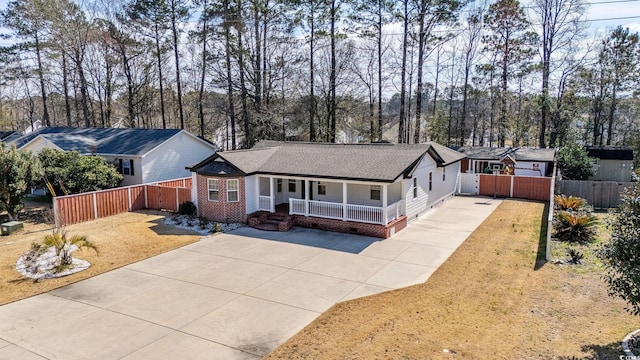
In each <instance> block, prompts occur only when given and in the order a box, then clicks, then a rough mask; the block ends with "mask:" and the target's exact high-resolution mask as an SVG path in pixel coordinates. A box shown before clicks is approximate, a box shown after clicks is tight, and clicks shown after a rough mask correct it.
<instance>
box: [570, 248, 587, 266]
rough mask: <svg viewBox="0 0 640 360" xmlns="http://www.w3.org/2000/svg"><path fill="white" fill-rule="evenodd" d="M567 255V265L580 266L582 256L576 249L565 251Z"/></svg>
mask: <svg viewBox="0 0 640 360" xmlns="http://www.w3.org/2000/svg"><path fill="white" fill-rule="evenodd" d="M567 255H569V257H570V259H569V263H570V264H576V265H577V264H581V263H582V259H583V258H584V255H583V254H582V253H581V252H579V251H578V250H576V249H571V248H570V249H567Z"/></svg>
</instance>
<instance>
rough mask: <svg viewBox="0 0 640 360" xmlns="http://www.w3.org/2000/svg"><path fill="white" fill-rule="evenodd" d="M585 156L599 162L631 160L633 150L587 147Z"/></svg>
mask: <svg viewBox="0 0 640 360" xmlns="http://www.w3.org/2000/svg"><path fill="white" fill-rule="evenodd" d="M587 154H588V155H589V156H591V157H594V158H598V159H600V160H633V150H632V149H631V148H628V147H624V146H612V145H605V146H587Z"/></svg>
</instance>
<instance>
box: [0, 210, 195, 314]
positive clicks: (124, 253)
mask: <svg viewBox="0 0 640 360" xmlns="http://www.w3.org/2000/svg"><path fill="white" fill-rule="evenodd" d="M165 216H166V213H162V212H159V211H141V212H133V213H124V214H120V215H116V216H111V217H108V218H104V219H99V220H95V221H89V222H85V223H80V224H75V225H70V226H68V227H66V229H65V230H66V231H67V233H68V234H69V235H76V234H77V235H86V236H87V237H88V239H89V240H90V241H91V242H92V243H94V244H95V245H96V246H97V247H98V250H99V255H96V254H95V253H94V252H93V251H91V250H87V251H84V252H83V251H77V252H74V253H73V256H74V257H78V258H82V259H85V260H88V261H89V262H90V263H91V267H90V268H89V269H87V270H85V271H81V272H79V273H76V274H73V275H69V276H65V277H62V278H57V279H47V280H41V281H39V282H34V281H33V280H32V279H29V278H25V277H24V276H22V275H20V274H19V273H18V272H17V271H16V269H15V265H16V261H17V260H18V258H19V257H20V255H22V254H23V253H25V252H26V251H28V250H29V248H30V247H31V243H32V242H34V241H35V242H40V241H42V239H43V238H44V236H45V235H47V234H48V233H50V232H51V231H52V230H53V229H52V227H51V225H47V224H42V223H40V224H38V223H32V222H26V223H25V225H24V226H25V228H24V230H22V231H20V232H17V233H15V234H12V235H10V236H3V237H0V279H1V280H0V305H2V304H6V303H9V302H12V301H16V300H20V299H24V298H26V297H29V296H33V295H37V294H41V293H43V292H47V291H50V290H53V289H55V288H58V287H61V286H64V285H68V284H71V283H74V282H77V281H80V280H83V279H86V278H89V277H92V276H95V275H98V274H102V273H104V272H107V271H109V270H113V269H116V268H119V267H122V266H125V265H128V264H131V263H134V262H136V261H140V260H143V259H146V258H149V257H151V256H155V255H158V254H161V253H164V252H166V251H169V250H172V249H176V248H178V247H181V246H184V245H187V244H190V243H193V242H195V241H198V239H200V235H198V234H196V233H194V232H191V231H188V230H183V229H179V228H175V227H171V226H167V225H165V224H164V217H165Z"/></svg>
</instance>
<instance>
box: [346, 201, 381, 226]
mask: <svg viewBox="0 0 640 360" xmlns="http://www.w3.org/2000/svg"><path fill="white" fill-rule="evenodd" d="M382 211H383V208H381V207H379V206H365V205H351V204H348V205H347V220H350V221H359V222H366V223H373V224H382V223H383V222H382Z"/></svg>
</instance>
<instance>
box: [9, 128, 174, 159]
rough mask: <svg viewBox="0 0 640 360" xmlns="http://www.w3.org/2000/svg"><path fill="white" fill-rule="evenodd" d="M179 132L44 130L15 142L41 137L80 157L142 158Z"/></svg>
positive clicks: (155, 130) (41, 129)
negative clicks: (126, 156)
mask: <svg viewBox="0 0 640 360" xmlns="http://www.w3.org/2000/svg"><path fill="white" fill-rule="evenodd" d="M181 131H182V130H180V129H121V128H69V127H43V128H40V129H38V130H37V131H34V132H32V133H29V134H27V135H24V136H22V137H20V138H18V139H14V140H12V141H10V142H9V143H10V144H11V143H13V144H15V145H16V147H18V148H21V147H23V146H25V145H26V144H28V143H29V142H31V141H33V140H34V139H35V138H36V137H38V136H41V137H43V138H44V139H46V140H48V141H51V142H52V143H53V144H55V145H56V146H57V147H59V148H60V149H62V150H66V151H74V150H75V151H78V152H80V153H82V154H98V155H130V156H142V155H145V154H147V153H148V152H150V151H151V150H153V149H155V148H156V147H157V146H159V145H160V144H162V143H164V142H165V141H167V140H169V139H170V138H172V137H173V136H174V135H176V134H178V133H179V132H181Z"/></svg>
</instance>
